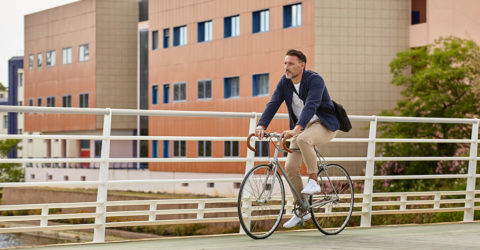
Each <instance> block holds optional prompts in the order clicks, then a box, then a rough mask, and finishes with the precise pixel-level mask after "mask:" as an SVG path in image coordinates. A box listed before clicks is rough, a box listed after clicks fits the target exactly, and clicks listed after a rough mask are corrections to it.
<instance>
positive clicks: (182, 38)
mask: <svg viewBox="0 0 480 250" xmlns="http://www.w3.org/2000/svg"><path fill="white" fill-rule="evenodd" d="M187 41H188V30H187V25H181V26H177V27H173V47H179V46H185V45H187Z"/></svg>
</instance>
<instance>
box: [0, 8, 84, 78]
mask: <svg viewBox="0 0 480 250" xmlns="http://www.w3.org/2000/svg"><path fill="white" fill-rule="evenodd" d="M76 1H77V0H14V1H8V0H0V82H1V83H2V84H3V85H4V86H6V87H8V60H9V59H10V58H11V57H13V56H23V16H24V15H27V14H30V13H34V12H38V11H42V10H46V9H50V8H53V7H57V6H60V5H65V4H68V3H72V2H76ZM24 67H25V62H24Z"/></svg>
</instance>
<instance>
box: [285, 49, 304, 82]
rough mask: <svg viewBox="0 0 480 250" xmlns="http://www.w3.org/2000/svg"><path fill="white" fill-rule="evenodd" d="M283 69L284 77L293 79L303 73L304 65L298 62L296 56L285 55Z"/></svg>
mask: <svg viewBox="0 0 480 250" xmlns="http://www.w3.org/2000/svg"><path fill="white" fill-rule="evenodd" d="M283 67H284V68H285V77H287V79H294V78H295V77H297V76H298V75H299V74H301V73H302V72H303V68H304V67H305V63H304V62H302V61H300V59H299V58H298V57H296V56H289V55H287V56H285V64H284V66H283Z"/></svg>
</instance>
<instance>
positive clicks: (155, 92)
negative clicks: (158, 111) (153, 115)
mask: <svg viewBox="0 0 480 250" xmlns="http://www.w3.org/2000/svg"><path fill="white" fill-rule="evenodd" d="M157 104H158V84H154V85H152V105H157Z"/></svg>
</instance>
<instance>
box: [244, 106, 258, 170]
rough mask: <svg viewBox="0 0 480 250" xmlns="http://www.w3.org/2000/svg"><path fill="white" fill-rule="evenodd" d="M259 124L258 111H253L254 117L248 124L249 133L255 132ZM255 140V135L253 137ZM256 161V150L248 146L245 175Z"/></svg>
mask: <svg viewBox="0 0 480 250" xmlns="http://www.w3.org/2000/svg"><path fill="white" fill-rule="evenodd" d="M256 126H257V113H253V117H252V118H250V125H249V126H248V134H251V133H255V128H256ZM252 140H253V137H252ZM254 161H255V152H253V151H252V150H250V149H248V148H247V163H246V164H245V175H246V174H247V173H248V171H250V170H251V169H252V168H253V165H254Z"/></svg>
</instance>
